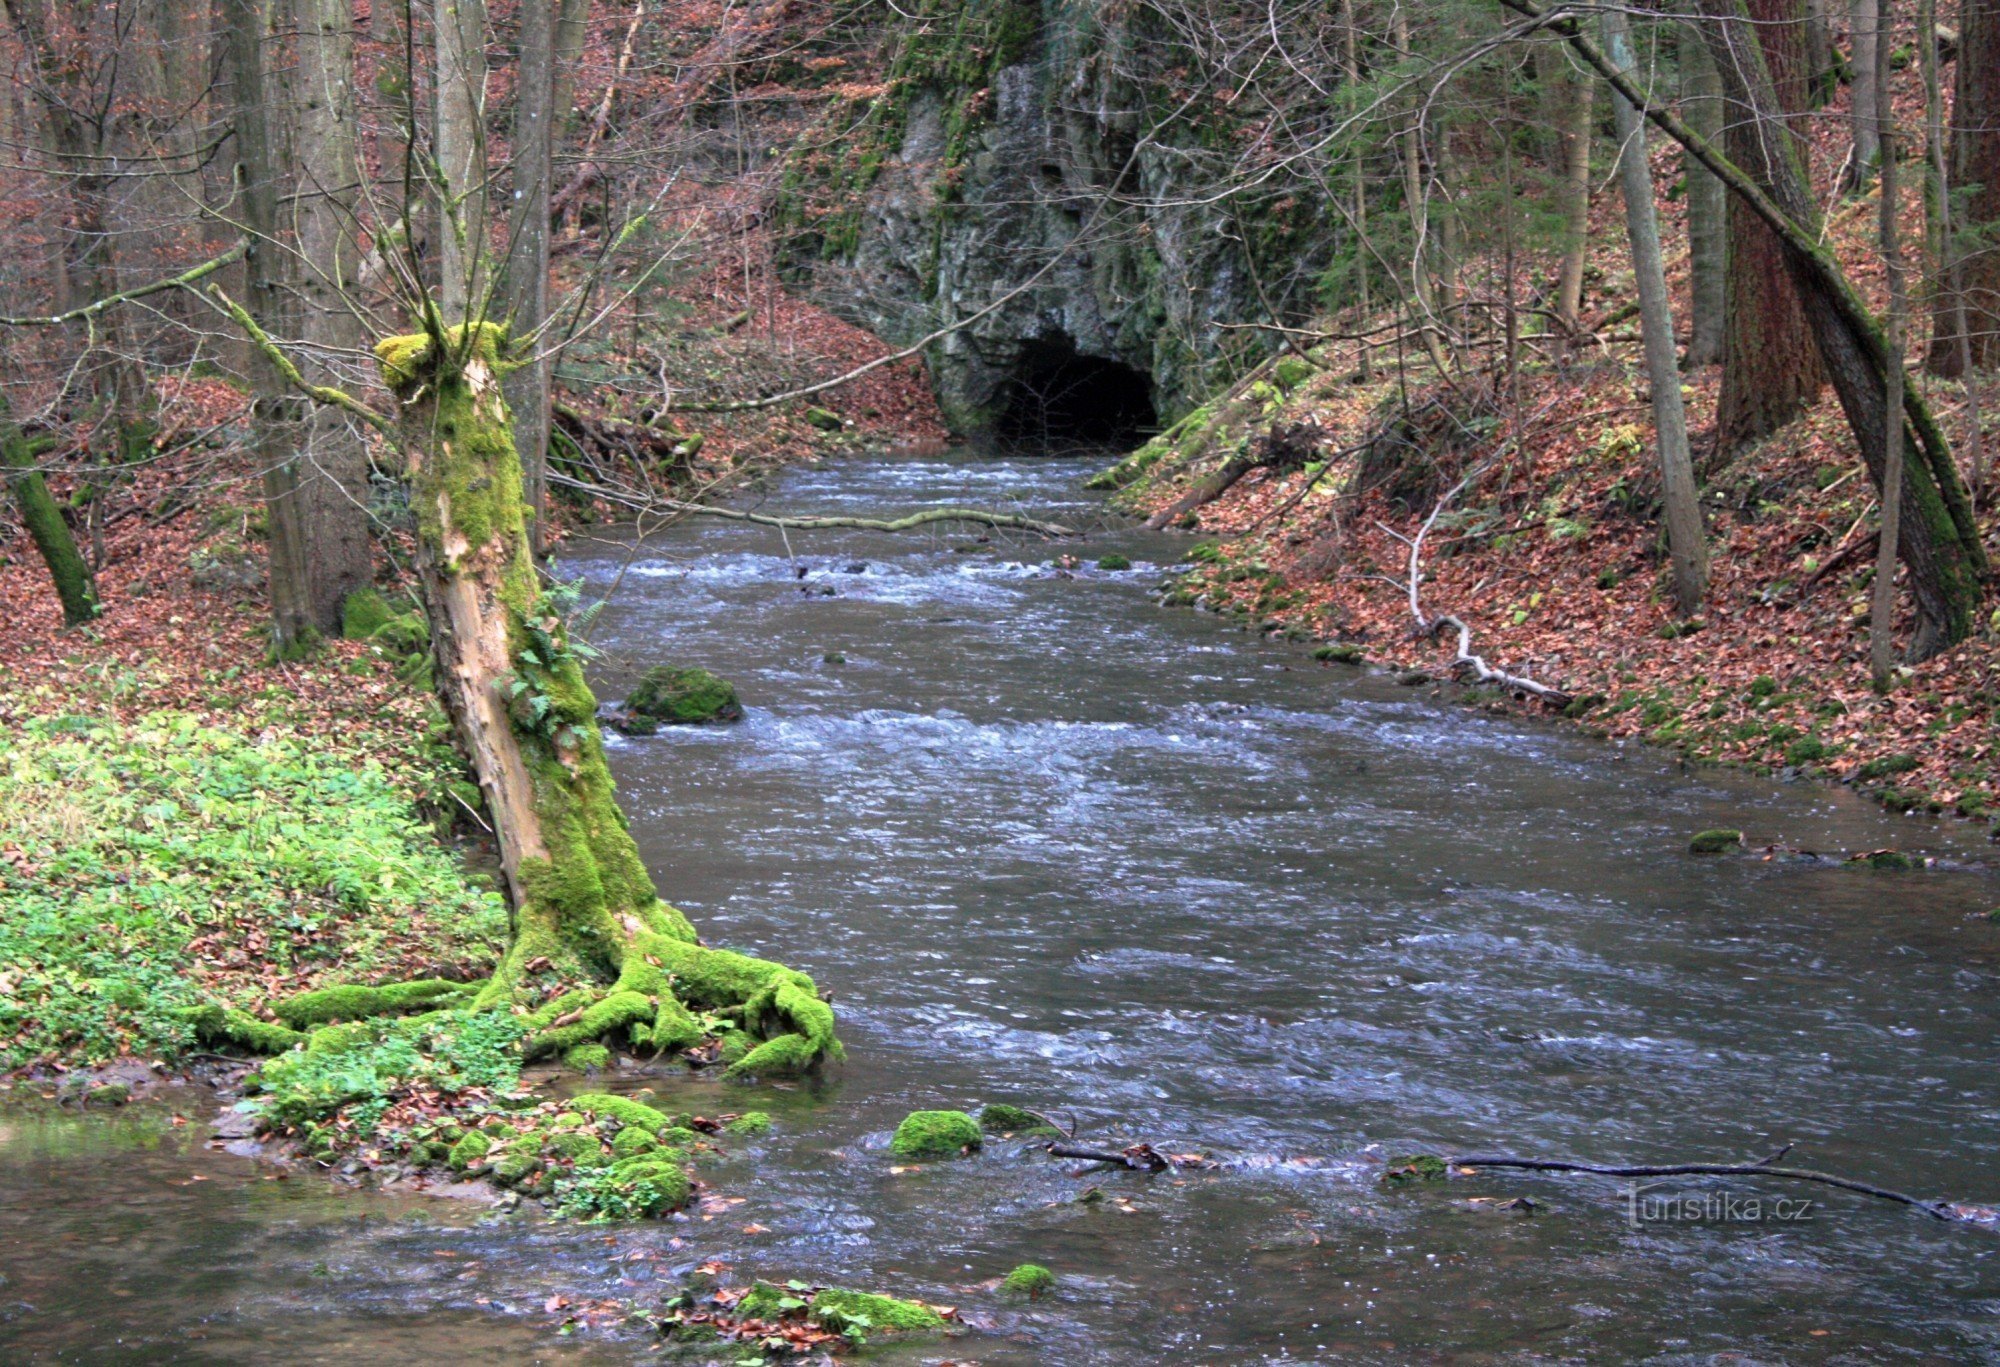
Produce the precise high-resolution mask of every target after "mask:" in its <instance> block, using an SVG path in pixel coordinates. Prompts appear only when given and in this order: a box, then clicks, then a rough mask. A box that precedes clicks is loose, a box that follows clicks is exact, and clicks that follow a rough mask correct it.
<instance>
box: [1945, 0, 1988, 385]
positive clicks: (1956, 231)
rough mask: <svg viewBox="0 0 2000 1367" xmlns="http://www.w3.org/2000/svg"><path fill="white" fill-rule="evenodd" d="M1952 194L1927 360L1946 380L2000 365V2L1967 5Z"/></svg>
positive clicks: (1955, 108) (1976, 0)
mask: <svg viewBox="0 0 2000 1367" xmlns="http://www.w3.org/2000/svg"><path fill="white" fill-rule="evenodd" d="M1945 190H1946V198H1945V200H1943V201H1941V202H1942V203H1944V204H1945V205H1947V206H1948V211H1949V217H1950V221H1951V224H1952V231H1950V232H1949V234H1948V235H1947V239H1946V243H1945V253H1946V256H1945V278H1944V279H1943V280H1942V281H1941V282H1938V286H1939V287H1938V288H1936V289H1935V290H1934V292H1933V295H1932V300H1933V303H1932V328H1931V347H1930V354H1929V356H1928V358H1927V363H1928V365H1929V367H1930V369H1931V370H1932V371H1933V372H1934V373H1936V374H1939V375H1963V374H1966V372H1967V371H1968V370H1970V369H1979V370H1990V369H1995V368H2000V0H1964V3H1963V4H1962V5H1961V6H1960V7H1959V27H1958V76H1957V88H1956V94H1955V96H1954V98H1953V100H1952V114H1951V168H1950V174H1949V175H1948V176H1947V178H1946V186H1945Z"/></svg>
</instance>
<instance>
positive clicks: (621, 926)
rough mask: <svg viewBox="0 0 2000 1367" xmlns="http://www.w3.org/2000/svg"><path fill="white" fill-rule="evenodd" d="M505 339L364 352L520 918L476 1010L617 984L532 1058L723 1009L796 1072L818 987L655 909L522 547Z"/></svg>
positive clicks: (495, 333)
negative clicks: (392, 421) (397, 409)
mask: <svg viewBox="0 0 2000 1367" xmlns="http://www.w3.org/2000/svg"><path fill="white" fill-rule="evenodd" d="M504 337H505V331H504V329H502V328H501V327H499V326H498V325H497V324H491V323H474V324H467V325H465V326H462V327H452V328H446V329H442V330H433V331H431V332H430V333H427V334H420V335H417V336H411V337H392V338H389V339H387V340H385V341H383V342H381V343H379V344H378V345H377V347H376V356H377V358H378V359H379V362H380V365H381V370H382V377H383V380H384V382H385V383H386V384H387V385H388V387H389V389H390V392H391V393H393V394H394V395H395V396H396V398H397V400H398V402H399V404H400V405H401V413H402V420H403V428H404V431H405V433H406V440H405V450H406V452H407V454H408V457H409V462H410V483H411V497H410V501H411V506H412V508H413V510H414V511H415V513H416V517H417V556H416V560H417V571H418V575H419V578H420V579H421V581H422V584H423V587H424V596H425V601H426V604H427V607H428V610H429V614H430V622H431V641H432V650H433V653H434V656H435V660H436V664H437V680H438V689H439V691H440V693H442V694H443V696H444V700H445V703H446V706H447V709H448V710H449V712H450V713H451V715H452V718H453V720H454V722H455V723H456V724H457V727H458V731H459V737H460V740H461V741H462V742H463V744H464V746H465V750H466V753H467V755H468V756H469V757H470V758H471V760H472V765H473V770H474V772H475V773H476V774H477V775H478V777H479V783H480V787H481V789H482V791H483V792H484V794H485V797H486V803H487V808H488V810H489V811H490V812H491V813H492V815H493V820H494V828H495V830H496V831H497V833H498V835H499V840H500V854H501V868H502V871H503V873H504V875H505V877H506V880H507V886H508V891H509V894H510V899H511V901H512V902H513V905H514V910H515V934H514V940H513V944H512V945H511V947H510V948H509V950H508V953H507V956H506V958H505V959H504V960H503V961H502V963H501V966H500V968H499V970H498V971H497V972H496V973H495V975H494V978H493V981H492V983H491V984H490V985H489V987H488V988H487V990H486V992H485V993H484V994H483V995H482V997H481V1002H482V1003H485V1004H494V1003H497V1002H502V1001H508V1000H516V1001H518V1000H520V999H522V998H523V997H529V998H531V999H535V998H539V997H540V996H542V995H544V990H545V989H546V988H548V987H549V986H551V985H559V984H570V983H576V982H579V981H582V982H588V981H591V980H593V979H596V978H602V977H610V976H612V975H614V974H615V975H616V981H615V983H613V985H612V987H611V990H610V991H609V992H608V993H607V994H603V995H598V994H594V993H593V994H572V995H573V996H580V997H581V1000H577V1001H576V1002H575V1004H574V1006H571V1005H569V1003H570V1001H571V997H565V998H562V999H560V1000H559V1001H558V1002H555V1003H551V1004H550V1005H549V1006H545V1007H543V1009H542V1011H541V1012H540V1013H538V1015H537V1016H536V1017H535V1018H534V1019H535V1021H536V1023H537V1024H539V1025H541V1026H543V1029H542V1030H541V1032H540V1033H539V1034H538V1035H537V1036H535V1037H534V1038H532V1039H531V1040H530V1042H529V1044H528V1046H527V1047H528V1049H529V1052H530V1053H540V1052H554V1051H555V1050H556V1049H558V1048H563V1047H567V1046H568V1045H570V1044H572V1043H575V1042H579V1041H581V1040H584V1039H590V1038H595V1037H597V1036H599V1035H603V1034H606V1033H608V1032H611V1031H618V1032H630V1035H631V1037H633V1038H634V1039H636V1040H637V1041H639V1042H640V1043H642V1044H646V1045H650V1046H652V1047H655V1048H665V1047H675V1046H679V1047H685V1046H686V1045H689V1044H692V1043H694V1042H696V1041H698V1040H699V1039H700V1038H701V1037H702V1033H703V1032H702V1029H701V1027H700V1025H699V1024H698V1022H697V1021H696V1020H695V1018H694V1017H693V1016H692V1014H691V1013H690V1012H689V1010H688V1008H689V1007H690V1006H692V1007H698V1008H709V1009H725V1008H726V1009H731V1010H735V1011H737V1012H739V1013H741V1014H742V1015H743V1016H744V1018H745V1024H746V1026H748V1027H750V1028H753V1029H754V1028H757V1027H758V1026H759V1025H760V1024H761V1025H762V1026H763V1027H764V1028H765V1030H766V1032H767V1033H770V1034H772V1035H773V1036H774V1037H773V1038H771V1039H768V1040H767V1041H766V1042H765V1043H763V1044H761V1045H759V1046H758V1047H757V1048H756V1049H754V1050H753V1051H751V1052H750V1053H749V1054H748V1055H747V1056H746V1057H744V1058H743V1059H742V1060H741V1061H740V1062H739V1063H737V1064H736V1065H735V1068H736V1069H737V1070H739V1071H744V1072H797V1071H801V1070H803V1069H805V1068H808V1067H810V1066H811V1065H812V1064H814V1063H816V1062H817V1061H818V1060H819V1059H821V1058H823V1057H826V1056H827V1055H829V1054H837V1053H838V1052H839V1045H838V1043H837V1042H836V1041H835V1039H834V1034H833V1012H832V1009H831V1008H829V1007H828V1006H827V1005H826V1003H824V1002H822V1001H821V1000H820V999H819V998H818V996H817V995H816V994H815V993H814V990H813V985H812V980H811V979H810V978H807V977H806V976H805V975H804V974H801V973H795V972H793V971H792V970H790V969H786V968H783V967H781V966H779V965H777V964H770V963H764V962H762V961H760V960H755V959H749V958H745V957H744V956H742V955H740V954H732V953H729V952H728V951H725V950H710V949H703V948H702V947H700V946H699V945H698V944H697V943H696V939H695V934H694V930H693V928H692V927H691V926H689V924H688V922H687V918H686V917H684V916H682V915H681V913H680V912H678V911H676V910H675V909H674V908H673V907H671V906H669V905H667V904H666V903H665V902H663V901H661V900H660V896H659V893H658V892H657V891H656V890H655V888H654V886H653V880H652V877H651V875H650V874H649V873H648V872H647V870H646V866H645V864H644V862H643V861H642V860H641V859H640V857H639V850H638V847H637V846H636V845H635V844H634V843H633V840H632V836H631V833H630V832H629V831H628V830H627V829H626V824H625V818H624V816H623V814H622V813H621V812H620V811H619V810H618V804H617V800H616V798H615V797H614V795H613V785H612V781H611V773H610V770H609V769H608V768H607V767H606V765H605V762H604V746H603V739H602V737H601V735H600V734H599V732H598V727H597V719H596V713H597V702H596V699H595V698H594V697H593V696H592V695H591V691H590V688H589V686H588V685H587V684H586V683H585V682H584V677H583V669H582V666H581V663H580V657H579V655H578V653H577V652H576V651H575V650H574V649H573V648H572V646H571V642H570V641H569V637H568V629H567V625H566V624H565V623H564V622H563V621H562V619H561V617H560V614H559V609H558V606H557V605H554V604H552V603H551V601H550V600H549V598H548V596H547V595H545V594H544V593H543V591H542V587H541V583H540V579H539V576H538V573H537V571H536V569H535V562H534V553H533V551H532V549H531V547H530V546H529V541H528V526H527V520H526V515H525V513H526V510H525V508H524V506H523V502H522V488H521V467H520V462H519V458H518V457H517V456H516V454H515V444H514V436H513V433H512V432H511V431H510V430H509V429H510V422H509V418H508V413H507V403H506V398H505V396H504V394H503V392H502V388H501V384H500V371H501V369H502V368H503V366H504V364H505V362H504V360H503V357H502V355H501V347H502V345H503V341H504ZM551 980H553V984H552V983H551Z"/></svg>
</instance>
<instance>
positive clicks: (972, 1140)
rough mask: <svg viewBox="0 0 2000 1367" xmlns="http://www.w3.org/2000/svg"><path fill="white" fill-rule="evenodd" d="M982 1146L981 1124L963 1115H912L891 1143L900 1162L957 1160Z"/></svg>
mask: <svg viewBox="0 0 2000 1367" xmlns="http://www.w3.org/2000/svg"><path fill="white" fill-rule="evenodd" d="M979 1145H980V1133H979V1122H978V1121H976V1120H974V1119H973V1118H972V1117H971V1116H969V1115H967V1114H966V1113H965V1112H964V1111H911V1112H910V1113H909V1114H908V1115H906V1116H904V1117H903V1123H902V1124H900V1125H898V1126H897V1127H896V1137H895V1138H894V1139H892V1140H890V1141H889V1147H890V1148H891V1149H893V1150H894V1151H895V1154H896V1157H898V1158H956V1157H958V1156H959V1155H960V1154H965V1153H971V1152H972V1151H973V1150H974V1149H976V1148H978V1147H979Z"/></svg>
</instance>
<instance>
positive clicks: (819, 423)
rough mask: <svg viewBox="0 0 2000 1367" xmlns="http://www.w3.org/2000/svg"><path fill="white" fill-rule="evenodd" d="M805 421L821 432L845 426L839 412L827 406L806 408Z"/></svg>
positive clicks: (833, 430) (835, 430) (838, 429)
mask: <svg viewBox="0 0 2000 1367" xmlns="http://www.w3.org/2000/svg"><path fill="white" fill-rule="evenodd" d="M806 421H807V422H809V423H811V424H812V425H813V426H814V427H817V428H818V429H819V430H820V431H822V432H838V431H840V430H841V429H842V428H843V427H845V426H847V423H846V421H845V420H844V419H843V418H842V417H841V416H840V414H838V413H836V412H834V411H833V410H832V409H828V408H808V409H807V410H806Z"/></svg>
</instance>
